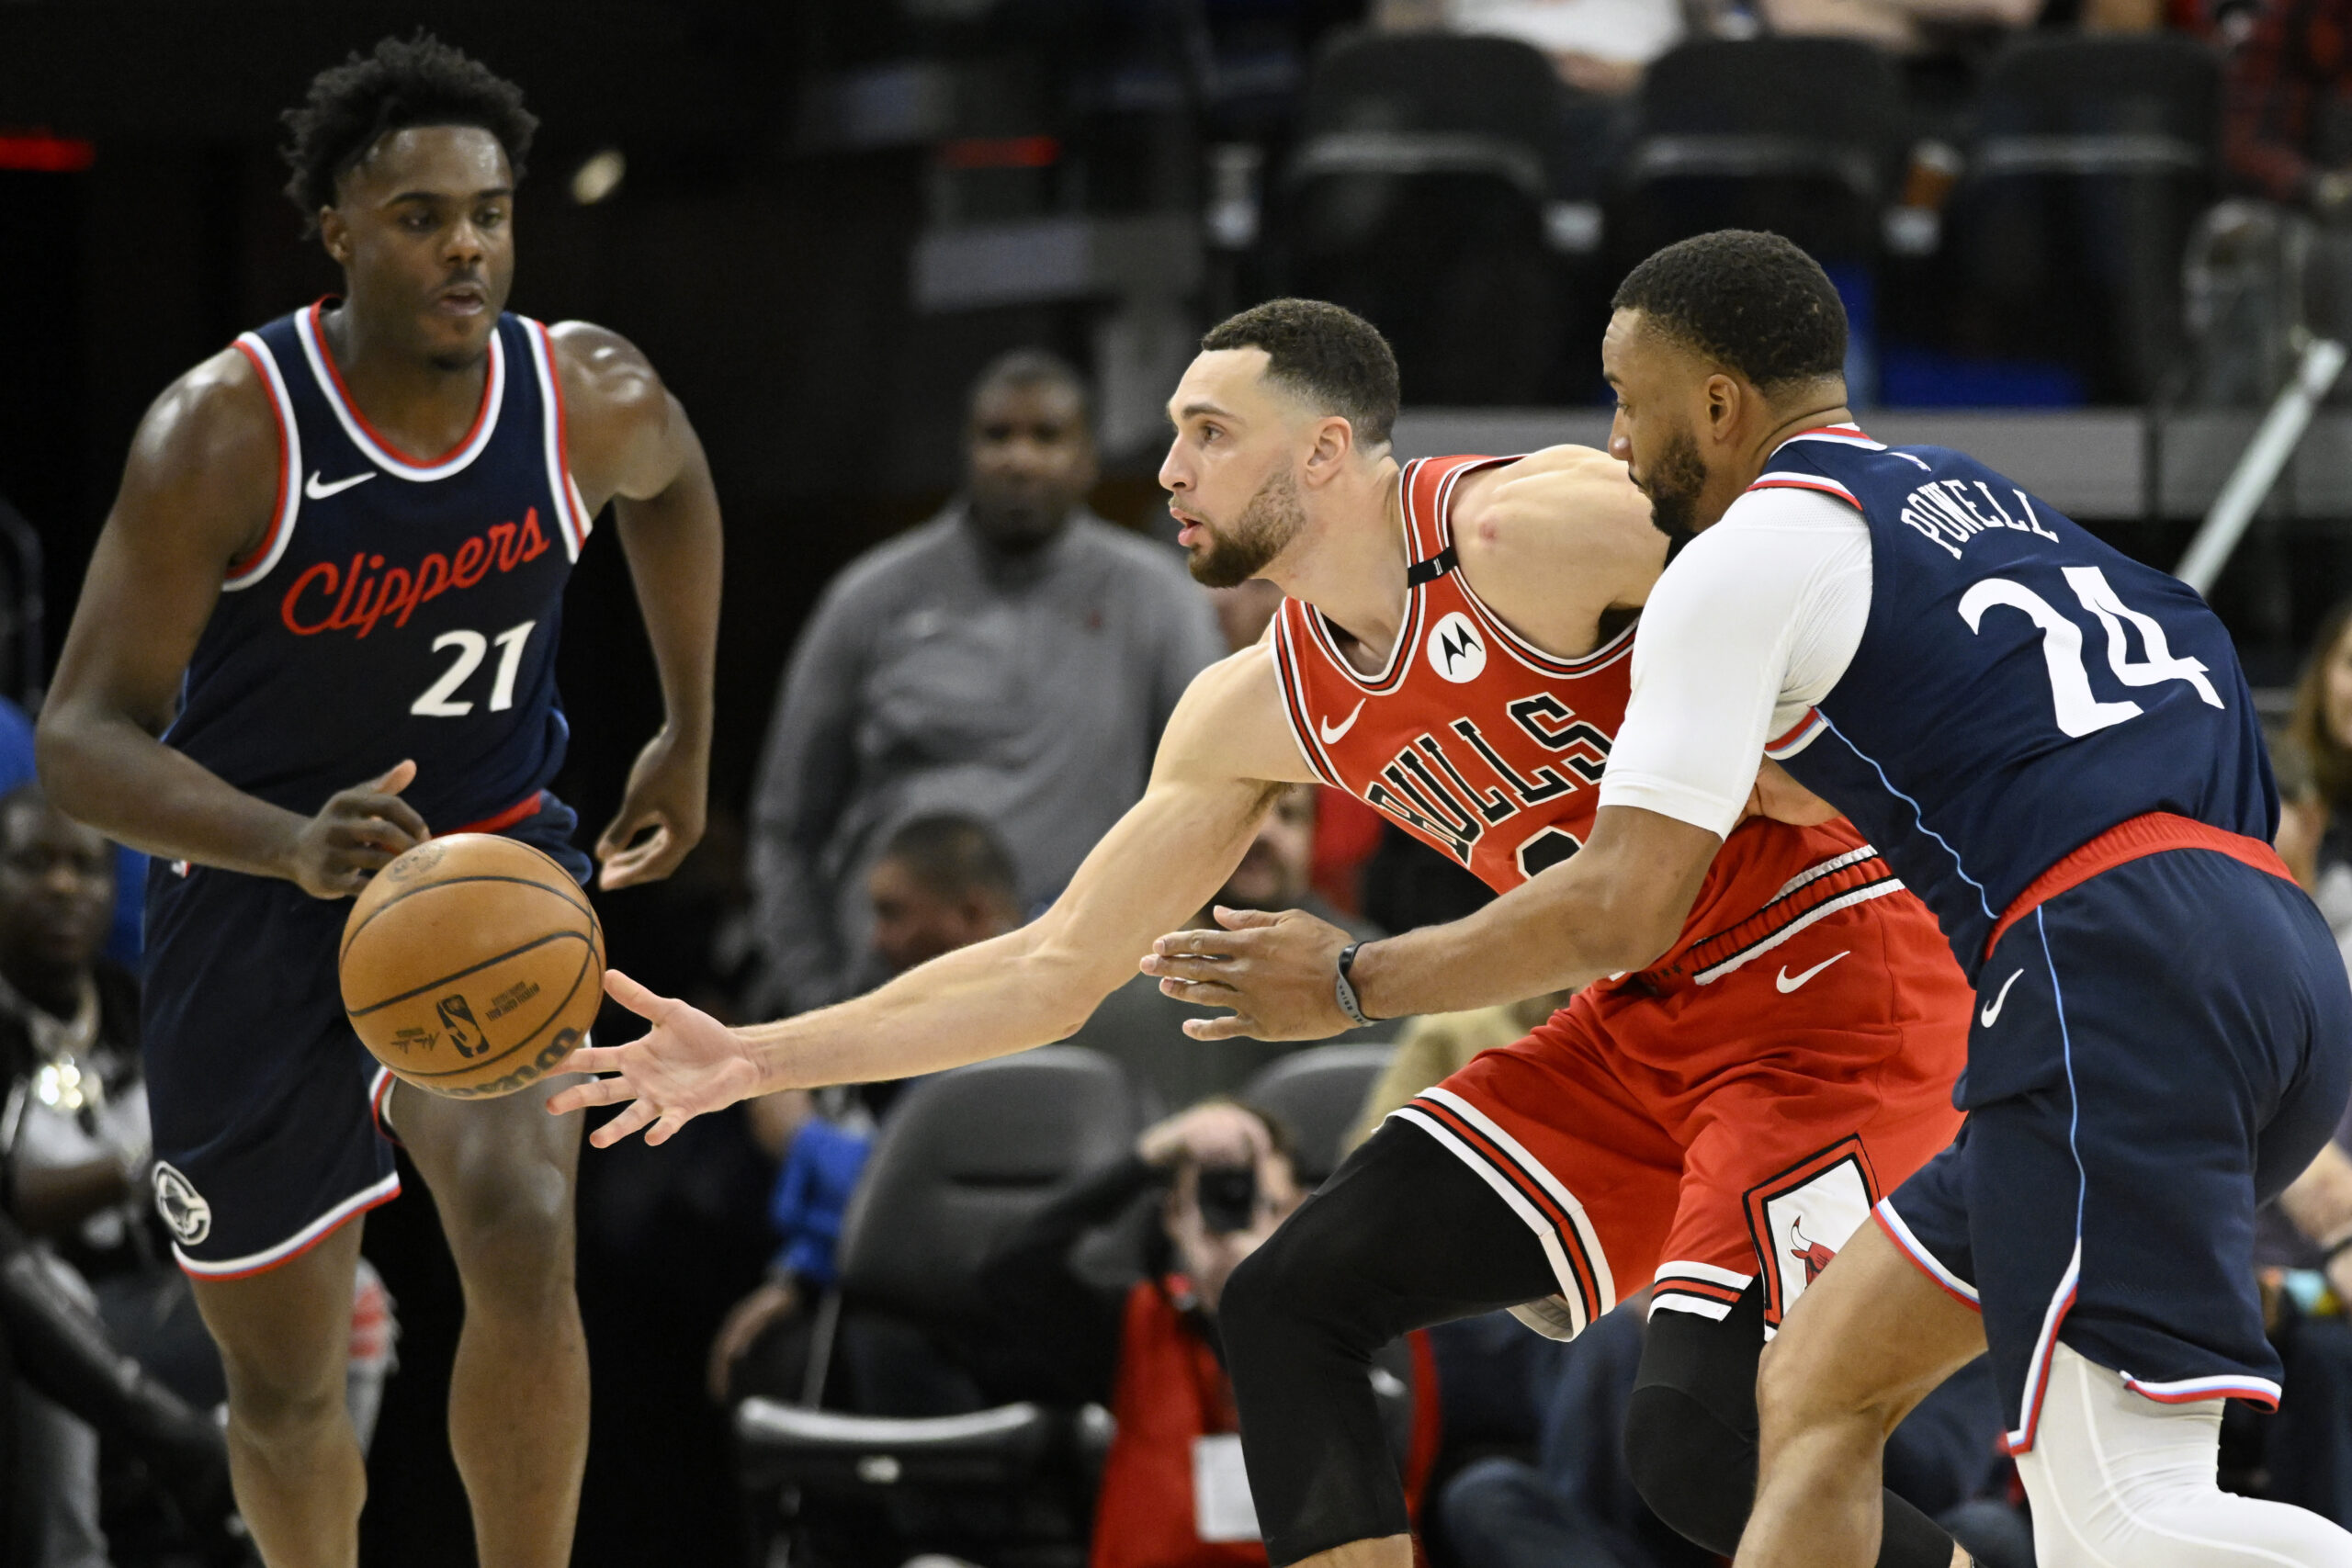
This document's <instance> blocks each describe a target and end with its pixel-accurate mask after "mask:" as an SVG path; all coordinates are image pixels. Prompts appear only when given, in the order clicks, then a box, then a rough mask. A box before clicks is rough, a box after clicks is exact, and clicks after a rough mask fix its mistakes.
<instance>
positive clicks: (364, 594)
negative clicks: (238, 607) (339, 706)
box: [278, 506, 552, 637]
mask: <svg viewBox="0 0 2352 1568" xmlns="http://www.w3.org/2000/svg"><path fill="white" fill-rule="evenodd" d="M551 548H552V546H551V545H550V544H549V543H548V536H547V531H546V530H545V529H544V528H542V527H541V526H540V525H539V511H538V508H537V507H536V506H535V507H532V508H530V509H529V510H528V511H526V512H525V513H523V521H522V523H521V524H520V525H516V524H514V523H493V524H492V525H490V526H489V527H487V528H485V529H483V530H482V531H481V533H479V534H477V535H475V536H473V537H472V538H470V539H468V540H467V541H466V542H465V543H464V544H462V545H459V546H458V547H457V549H456V551H455V552H454V553H452V554H450V555H446V556H445V555H443V554H442V553H441V552H440V551H438V550H435V551H434V552H433V553H432V554H430V555H428V556H426V557H425V558H424V559H423V560H420V561H418V562H417V563H416V565H415V567H414V568H413V569H411V568H409V567H404V566H395V567H391V568H390V569H387V568H386V567H385V565H384V558H383V557H382V556H376V555H367V554H364V553H363V554H359V555H355V556H353V557H352V558H351V562H350V564H349V565H348V566H337V565H336V564H335V563H334V562H333V561H320V562H318V563H317V564H316V565H314V566H312V567H311V569H310V570H308V571H306V572H304V573H302V575H301V576H300V577H298V578H296V579H295V580H294V583H293V586H292V587H290V588H288V589H287V591H286V598H285V600H284V602H283V603H282V604H280V605H279V606H278V618H279V619H280V620H282V621H283V622H285V624H286V629H287V630H288V631H289V632H292V633H293V634H294V635H295V636H296V637H316V636H318V635H319V634H320V633H321V632H342V631H347V632H350V633H352V634H353V635H354V636H356V637H366V636H367V635H368V633H369V632H372V631H374V630H375V629H376V623H377V622H379V621H387V620H388V621H389V622H390V624H391V625H392V626H406V625H408V618H409V616H411V615H413V614H415V613H416V607H417V606H418V605H419V604H424V603H426V602H428V601H430V600H434V599H438V598H439V597H440V596H441V595H442V594H444V593H447V592H450V591H451V590H453V589H463V588H471V587H472V586H473V585H474V584H476V583H478V582H480V581H481V580H482V579H483V578H485V577H487V576H489V575H490V573H491V571H492V569H495V570H498V571H500V572H502V573H503V572H509V571H513V570H515V568H516V567H518V566H521V565H523V564H524V563H525V562H526V561H534V560H537V559H538V558H539V557H541V556H543V555H545V554H547V553H548V550H549V549H551Z"/></svg>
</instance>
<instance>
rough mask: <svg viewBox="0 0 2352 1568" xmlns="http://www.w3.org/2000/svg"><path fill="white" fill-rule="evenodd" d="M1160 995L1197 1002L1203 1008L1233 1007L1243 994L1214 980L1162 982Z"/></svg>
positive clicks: (1181, 1000)
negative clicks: (1235, 999)
mask: <svg viewBox="0 0 2352 1568" xmlns="http://www.w3.org/2000/svg"><path fill="white" fill-rule="evenodd" d="M1159 994H1160V995H1161V996H1163V997H1173V998H1176V999H1177V1000H1178V1001H1180V1002H1195V1003H1198V1004H1199V1005H1200V1006H1202V1007H1208V1008H1223V1007H1231V1006H1232V1005H1233V998H1235V997H1237V996H1239V995H1240V994H1241V993H1239V992H1238V991H1237V990H1235V989H1234V988H1233V987H1230V986H1225V985H1219V984H1218V983H1217V982H1216V981H1214V980H1174V979H1170V980H1162V981H1161V982H1159Z"/></svg>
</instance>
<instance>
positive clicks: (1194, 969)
mask: <svg viewBox="0 0 2352 1568" xmlns="http://www.w3.org/2000/svg"><path fill="white" fill-rule="evenodd" d="M1231 968H1232V966H1231V964H1230V963H1229V962H1228V961H1227V960H1226V959H1222V958H1194V957H1191V956H1189V955H1185V954H1172V955H1168V956H1162V955H1161V954H1159V953H1149V954H1147V955H1146V956H1145V958H1144V961H1143V972H1144V973H1145V974H1147V975H1157V976H1159V977H1160V978H1161V979H1163V980H1214V981H1216V982H1218V983H1220V984H1227V983H1230V980H1231V977H1232V976H1231Z"/></svg>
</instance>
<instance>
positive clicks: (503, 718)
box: [164, 305, 590, 832]
mask: <svg viewBox="0 0 2352 1568" xmlns="http://www.w3.org/2000/svg"><path fill="white" fill-rule="evenodd" d="M320 318H321V306H320V305H312V306H311V307H310V308H309V309H308V310H300V311H297V312H296V313H294V314H292V315H289V316H285V317H281V318H280V319H278V320H277V321H272V322H270V323H269V324H268V325H267V326H266V327H263V328H262V329H261V330H260V331H259V332H252V333H244V334H243V336H241V337H240V338H238V340H237V344H236V346H237V349H238V351H239V352H240V353H242V354H243V355H245V357H246V358H247V359H248V360H250V361H252V363H253V366H254V369H255V371H256V372H258V373H259V375H260V376H261V378H262V380H263V383H264V384H265V385H266V386H267V388H268V389H269V394H270V401H271V403H272V405H273V406H274V407H275V409H276V411H277V423H278V436H279V445H280V450H281V456H282V458H283V461H282V464H281V466H280V468H279V472H278V482H277V511H276V514H275V515H274V516H273V518H272V519H271V523H270V529H269V534H268V536H267V537H266V538H265V539H264V540H263V541H262V543H261V545H260V546H259V547H257V548H256V549H255V550H254V553H253V554H252V555H250V556H248V557H246V558H243V559H242V560H239V561H236V562H234V563H232V566H231V568H230V571H229V576H228V579H227V581H225V582H224V583H223V584H222V585H221V586H222V592H221V596H220V603H219V605H218V606H217V607H216V608H215V609H214V611H213V613H212V618H211V620H210V621H209V623H208V624H207V625H206V626H205V628H204V634H203V636H202V637H201V638H200V639H199V640H198V643H197V648H196V654H195V657H194V658H193V659H192V660H190V662H189V665H188V671H187V685H186V689H185V692H184V694H183V699H182V704H181V712H180V716H179V718H178V720H177V722H175V724H174V725H173V726H172V728H171V729H170V731H169V733H167V734H166V735H165V737H164V739H165V741H166V742H167V743H168V744H170V745H172V746H174V747H176V748H177V749H179V750H182V751H184V752H186V753H187V755H188V756H190V757H192V758H194V759H195V760H196V761H199V762H201V763H203V764H204V765H205V766H206V767H208V768H209V769H211V770H212V771H213V772H214V773H218V774H220V777H221V778H223V779H225V780H227V781H228V782H229V783H230V784H234V785H236V786H237V787H238V788H239V789H242V790H245V791H247V792H249V793H251V794H253V795H259V796H260V797H261V798H262V799H264V800H267V801H270V802H272V803H273V804H275V805H277V806H282V807H286V808H288V810H292V811H299V812H302V813H304V814H305V815H308V814H310V813H312V812H315V811H317V810H318V809H319V807H322V805H324V804H325V803H326V800H327V798H328V796H330V795H334V793H335V792H336V791H338V790H343V789H347V788H350V787H351V786H352V785H354V784H362V783H364V782H366V781H368V780H369V779H372V778H374V777H375V776H376V775H378V774H379V773H383V772H384V771H385V770H386V769H388V768H390V767H391V766H393V765H394V764H395V763H397V762H399V761H401V759H402V758H414V759H415V761H416V764H417V775H416V781H415V783H413V784H411V785H410V786H409V788H408V790H407V791H406V793H405V794H404V795H403V796H402V798H403V799H405V800H406V801H408V803H409V804H410V805H412V806H413V807H415V808H416V810H417V812H418V813H419V815H421V816H422V817H424V820H425V822H426V824H427V825H428V826H430V827H431V828H433V829H435V831H439V832H447V831H448V830H450V829H455V828H458V827H463V826H467V825H471V824H476V823H480V822H481V821H483V820H485V819H488V818H496V817H499V816H500V815H502V814H503V813H505V812H508V811H510V810H514V809H515V808H516V807H520V806H522V805H523V804H524V803H526V802H527V801H530V800H532V799H534V798H536V796H537V792H538V791H539V789H540V788H541V787H542V786H543V785H545V784H547V782H548V779H549V778H551V777H552V776H553V775H554V773H555V772H556V770H557V768H558V767H560V765H561V764H562V761H563V752H564V744H565V740H566V738H567V735H568V730H567V728H566V726H565V723H564V717H563V710H562V707H561V705H560V702H559V700H558V698H557V695H556V688H555V648H556V635H557V629H558V626H559V624H560V617H561V612H562V603H563V587H564V582H565V580H566V579H567V578H568V577H569V576H570V575H571V564H572V562H573V561H574V560H576V559H577V558H579V554H580V549H581V547H582V544H583V543H584V542H585V541H586V537H587V533H588V528H589V525H590V520H589V518H588V516H587V513H586V508H585V507H584V506H583V505H582V503H581V499H580V495H579V491H577V490H576V489H574V488H573V486H572V484H571V477H570V471H569V465H568V463H567V461H566V456H565V446H564V430H563V403H562V395H561V391H560V387H559V385H558V382H557V378H556V369H555V363H554V359H553V356H552V352H551V349H550V346H549V344H548V333H547V329H546V328H545V327H543V326H541V325H540V324H539V323H538V322H537V321H529V320H526V319H525V318H523V317H520V316H515V315H512V314H509V315H503V316H501V317H500V318H499V321H498V327H497V331H496V332H495V333H493V334H492V337H491V340H490V351H489V370H488V374H487V377H486V379H485V385H484V389H483V395H482V403H481V412H479V414H478V415H477V416H476V418H475V421H474V426H473V429H472V430H471V431H469V433H468V434H467V435H466V438H465V439H464V440H463V441H461V442H460V443H459V444H458V446H457V447H456V448H455V449H454V450H452V451H450V452H448V453H447V454H445V455H443V456H442V457H439V458H437V459H434V460H431V461H420V460H418V459H416V458H413V457H409V456H407V455H405V454H403V453H401V452H399V451H398V450H396V449H395V448H394V447H392V446H391V445H390V443H389V442H387V441H386V440H385V439H384V438H383V437H382V436H380V435H379V434H376V433H375V432H374V431H372V430H371V429H369V427H368V421H367V419H366V416H364V415H363V414H361V413H360V412H359V410H358V409H357V407H356V406H355V405H354V404H353V403H352V401H351V400H350V399H349V398H348V397H347V396H346V395H345V392H344V389H343V385H342V380H341V377H340V375H339V373H338V372H337V370H336V369H335V366H334V359H333V358H332V357H331V356H330V354H329V351H328V347H327V344H326V340H325V336H324V334H323V333H322V332H321V330H320Z"/></svg>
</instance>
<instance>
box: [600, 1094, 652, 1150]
mask: <svg viewBox="0 0 2352 1568" xmlns="http://www.w3.org/2000/svg"><path fill="white" fill-rule="evenodd" d="M657 1114H659V1112H657V1111H655V1109H654V1106H653V1102H652V1101H651V1100H636V1101H633V1102H632V1103H631V1104H630V1105H629V1107H628V1110H626V1111H622V1112H621V1113H620V1114H619V1115H617V1116H616V1117H614V1118H613V1119H612V1120H611V1121H609V1122H605V1124H604V1125H603V1126H601V1127H599V1128H597V1129H596V1130H595V1131H594V1132H593V1133H591V1134H588V1141H589V1142H590V1143H592V1144H594V1145H596V1146H597V1147H598V1148H600V1149H609V1148H611V1147H612V1146H613V1145H615V1144H617V1143H619V1142H620V1141H621V1140H622V1139H623V1138H626V1137H628V1135H629V1134H631V1133H634V1132H636V1131H637V1130H638V1129H639V1127H642V1126H644V1125H645V1124H646V1123H648V1122H651V1121H652V1120H653V1119H654V1117H655V1116H656V1115H657Z"/></svg>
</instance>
